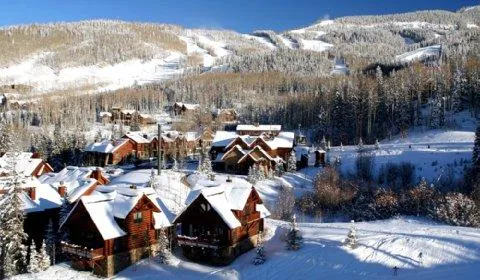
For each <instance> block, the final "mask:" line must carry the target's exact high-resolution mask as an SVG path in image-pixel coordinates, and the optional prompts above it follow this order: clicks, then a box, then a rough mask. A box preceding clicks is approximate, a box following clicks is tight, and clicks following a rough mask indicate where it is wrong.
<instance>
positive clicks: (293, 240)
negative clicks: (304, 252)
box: [286, 215, 303, 251]
mask: <svg viewBox="0 0 480 280" xmlns="http://www.w3.org/2000/svg"><path fill="white" fill-rule="evenodd" d="M286 242H287V249H288V250H293V251H296V250H298V249H300V247H301V246H302V244H303V237H302V233H301V232H300V230H299V229H298V226H297V218H296V217H295V215H293V218H292V223H291V226H290V230H289V231H288V233H287V240H286Z"/></svg>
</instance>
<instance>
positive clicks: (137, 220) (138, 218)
mask: <svg viewBox="0 0 480 280" xmlns="http://www.w3.org/2000/svg"><path fill="white" fill-rule="evenodd" d="M133 221H134V222H135V223H141V222H142V221H143V215H142V212H135V213H133Z"/></svg>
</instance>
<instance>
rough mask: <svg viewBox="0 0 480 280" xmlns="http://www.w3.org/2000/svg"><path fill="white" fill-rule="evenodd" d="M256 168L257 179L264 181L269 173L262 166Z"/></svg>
mask: <svg viewBox="0 0 480 280" xmlns="http://www.w3.org/2000/svg"><path fill="white" fill-rule="evenodd" d="M255 170H256V172H257V175H256V178H257V181H263V180H265V179H267V174H265V170H264V169H263V167H262V166H257V168H256V169H255Z"/></svg>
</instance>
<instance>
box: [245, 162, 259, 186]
mask: <svg viewBox="0 0 480 280" xmlns="http://www.w3.org/2000/svg"><path fill="white" fill-rule="evenodd" d="M247 180H248V181H249V182H250V183H252V184H255V183H256V182H257V181H258V180H257V172H256V170H255V165H253V166H250V167H249V168H248V175H247Z"/></svg>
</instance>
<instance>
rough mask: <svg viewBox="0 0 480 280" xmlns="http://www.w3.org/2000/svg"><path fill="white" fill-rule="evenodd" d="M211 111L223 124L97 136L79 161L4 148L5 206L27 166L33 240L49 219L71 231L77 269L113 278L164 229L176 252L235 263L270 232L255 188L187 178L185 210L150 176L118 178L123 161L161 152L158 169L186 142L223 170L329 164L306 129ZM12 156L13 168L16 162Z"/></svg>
mask: <svg viewBox="0 0 480 280" xmlns="http://www.w3.org/2000/svg"><path fill="white" fill-rule="evenodd" d="M170 108H171V112H170V114H171V115H172V117H175V118H182V117H185V116H188V114H192V113H193V112H195V111H196V110H199V108H200V106H199V105H198V104H188V103H182V102H177V103H175V104H173V105H172V106H170ZM212 114H213V115H214V117H215V119H216V120H217V123H220V125H216V126H212V127H207V128H203V129H201V130H200V131H194V132H179V131H163V130H162V131H158V129H157V130H156V132H151V133H141V132H126V133H125V134H124V135H123V137H121V138H119V139H96V142H94V143H90V144H89V145H87V146H86V147H85V149H84V165H85V166H81V167H80V166H67V167H65V168H63V169H62V170H58V171H54V170H53V169H52V167H51V166H50V165H49V164H48V163H47V162H45V161H44V160H42V158H41V155H38V154H35V153H25V152H23V153H19V154H13V153H6V154H4V155H1V157H0V207H1V204H2V203H4V202H5V199H2V198H5V197H6V196H5V194H6V193H7V192H8V191H9V189H8V184H6V183H5V182H6V181H7V180H8V178H9V177H10V176H15V174H22V176H24V177H25V178H26V180H24V181H23V182H22V183H21V188H22V190H23V192H22V194H23V196H22V200H23V202H24V203H23V207H24V211H25V213H26V218H25V222H24V229H25V232H26V233H27V234H28V237H29V240H28V242H29V243H30V242H32V241H33V242H35V244H37V246H38V244H41V243H42V242H43V239H44V238H45V230H46V227H47V225H48V224H49V223H50V224H53V228H54V230H55V231H57V232H59V233H62V234H64V236H68V238H64V240H61V241H59V244H57V246H58V248H60V250H57V251H58V252H57V254H58V256H59V258H60V259H65V260H69V261H70V262H71V266H72V268H74V269H79V270H90V271H93V273H95V274H96V275H99V276H104V277H110V276H113V275H115V274H116V273H118V272H119V271H121V270H123V269H125V268H126V267H128V266H129V265H131V264H133V263H135V262H137V261H138V260H140V259H142V258H145V257H147V256H148V255H149V254H150V253H149V252H153V251H155V248H157V247H158V246H159V244H158V237H159V235H160V234H165V236H167V238H168V240H169V244H170V246H169V247H170V250H172V249H173V247H181V249H182V252H183V255H184V256H185V257H187V258H189V259H192V260H194V261H200V262H205V261H208V262H210V263H212V264H216V265H224V264H228V263H230V262H232V261H233V260H234V259H235V258H236V257H237V256H239V255H240V254H242V253H244V252H246V251H248V250H250V249H252V248H254V246H255V245H256V243H257V240H258V235H259V234H260V233H261V232H262V231H263V230H264V220H263V219H264V218H265V217H268V216H269V215H270V213H269V211H268V210H267V207H265V205H264V203H263V202H262V199H261V198H260V196H259V194H258V193H257V191H256V189H255V187H253V186H252V185H251V184H250V183H248V182H247V181H246V180H241V181H240V180H238V179H237V177H235V178H233V179H232V178H230V177H227V178H228V179H227V180H225V181H224V182H216V183H215V182H214V181H211V183H210V184H206V186H205V185H203V186H202V187H198V186H188V188H190V191H189V193H188V195H187V197H186V199H185V201H184V207H183V209H181V210H180V211H175V210H174V209H169V207H168V206H167V205H168V204H167V203H164V200H163V198H162V196H161V195H159V194H158V193H157V191H156V189H155V188H154V187H153V186H151V185H149V184H137V185H136V184H131V185H125V184H118V183H112V182H111V181H112V179H113V178H115V176H116V174H115V172H116V170H118V169H117V167H121V166H123V165H124V164H126V163H129V162H135V166H134V168H133V170H135V169H137V170H138V169H141V168H144V169H145V168H153V167H154V164H152V163H155V162H157V161H156V160H155V159H158V156H159V155H160V157H161V159H162V163H160V165H161V166H160V168H158V166H157V167H156V168H158V172H161V169H162V168H165V167H166V165H165V166H163V165H164V163H165V162H168V161H170V160H172V159H173V158H174V157H175V156H178V155H175V153H178V151H179V150H180V149H181V150H182V151H183V153H182V156H183V157H185V158H193V159H197V160H198V159H199V158H201V156H204V157H208V158H209V159H210V160H211V164H212V167H213V170H214V171H215V172H217V174H218V173H226V174H232V175H233V174H237V175H246V174H247V173H248V172H249V170H251V169H252V168H259V169H260V168H261V169H263V170H265V171H266V172H270V171H273V170H277V169H280V170H286V165H287V161H288V160H289V157H291V156H292V155H294V156H295V159H296V164H297V167H298V168H301V167H305V166H314V165H315V166H318V165H322V164H324V160H325V159H324V156H325V152H324V150H323V149H322V148H321V147H312V146H309V145H307V143H306V141H305V137H304V136H303V135H302V134H301V133H299V132H289V131H282V127H281V125H270V124H239V123H240V118H239V116H238V115H237V113H236V111H235V110H234V109H218V110H215V111H214V112H212ZM97 117H98V119H99V122H102V123H104V124H105V123H108V124H120V125H125V126H132V125H134V124H135V125H140V126H155V127H157V120H156V119H155V118H154V117H153V116H152V115H148V114H142V113H140V112H137V111H135V110H131V109H122V108H111V109H110V110H109V111H108V112H100V113H99V115H98V116H97ZM323 148H325V147H323ZM292 151H294V153H292ZM12 162H13V166H14V168H13V170H12V169H11V168H10V169H9V168H8V166H11V163H12ZM158 162H160V160H158ZM143 163H146V164H147V165H142V164H143ZM142 166H147V167H142ZM151 171H152V174H153V171H154V170H153V169H152V170H151ZM127 172H128V171H127ZM185 176H188V174H186V175H185ZM185 181H186V180H185ZM185 184H186V183H185ZM65 209H66V211H65ZM62 211H63V217H62V213H61V212H62Z"/></svg>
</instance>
